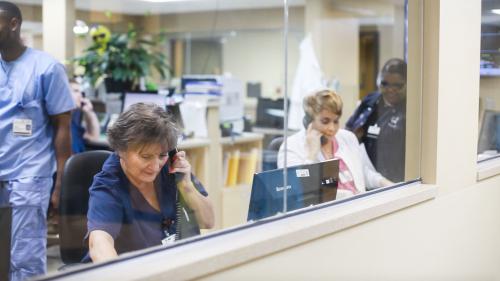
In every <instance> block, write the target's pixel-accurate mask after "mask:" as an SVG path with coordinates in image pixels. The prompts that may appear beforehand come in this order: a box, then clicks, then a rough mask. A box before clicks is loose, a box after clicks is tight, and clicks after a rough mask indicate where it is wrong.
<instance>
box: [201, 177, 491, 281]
mask: <svg viewBox="0 0 500 281" xmlns="http://www.w3.org/2000/svg"><path fill="white" fill-rule="evenodd" d="M499 198H500V177H496V178H494V179H490V180H487V181H484V182H482V183H480V184H474V185H471V186H468V187H466V188H462V189H460V190H459V191H457V192H455V193H453V194H449V195H447V196H440V197H438V198H437V199H435V200H432V201H430V202H427V203H422V204H420V205H417V206H414V207H410V208H408V209H405V210H402V211H400V212H397V213H394V214H391V215H388V216H384V217H382V218H379V219H377V220H374V221H370V222H368V223H364V224H362V225H358V226H355V227H353V228H349V229H347V230H345V231H341V232H339V233H335V234H333V235H330V236H327V237H323V238H321V239H318V240H315V241H311V242H309V243H306V244H303V245H298V246H296V247H294V248H291V249H288V250H286V251H283V252H280V253H276V254H274V255H270V256H267V257H262V258H261V259H258V260H256V261H253V262H249V263H247V264H245V265H242V266H238V267H235V268H231V269H228V270H226V271H224V272H219V273H217V274H214V275H211V276H207V277H206V278H201V280H218V281H224V280H256V279H264V280H498V279H499V278H500V267H498V261H499V260H500V239H498V237H500V224H499V223H498V216H499V214H500V199H499Z"/></svg>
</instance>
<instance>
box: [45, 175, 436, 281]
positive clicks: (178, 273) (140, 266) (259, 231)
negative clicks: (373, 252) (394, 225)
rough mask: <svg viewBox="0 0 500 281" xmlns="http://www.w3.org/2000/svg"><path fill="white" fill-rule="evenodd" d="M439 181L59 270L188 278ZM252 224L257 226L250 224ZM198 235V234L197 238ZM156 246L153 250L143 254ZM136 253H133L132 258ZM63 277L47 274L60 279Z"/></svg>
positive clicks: (111, 276)
mask: <svg viewBox="0 0 500 281" xmlns="http://www.w3.org/2000/svg"><path fill="white" fill-rule="evenodd" d="M436 194H437V188H436V186H430V185H423V184H420V183H413V184H409V185H405V186H402V187H398V188H394V189H390V190H386V191H383V192H379V193H376V194H373V195H371V196H367V197H363V198H359V199H356V200H353V201H349V202H345V203H341V204H337V205H332V206H326V207H324V208H320V209H317V210H314V211H311V212H304V210H307V208H306V209H302V210H300V211H299V213H300V214H297V215H294V216H288V217H285V218H282V219H279V220H274V221H272V222H269V223H266V222H265V220H264V221H261V222H256V223H252V224H248V225H247V226H245V227H243V228H241V229H238V228H237V227H235V228H232V229H229V230H225V231H222V232H218V233H213V234H209V235H206V236H204V237H203V238H207V237H208V238H209V239H203V238H202V239H201V240H200V241H197V242H196V243H189V241H186V242H184V243H179V245H177V246H175V247H172V248H170V249H168V250H166V249H162V250H160V247H157V248H153V249H148V250H145V251H142V252H139V253H134V254H129V255H123V256H121V258H120V259H117V260H114V261H111V262H109V263H106V264H101V265H100V266H98V267H96V268H93V269H91V268H87V267H84V268H81V269H75V270H74V271H69V272H66V273H65V274H63V275H62V276H59V277H60V278H61V280H62V279H64V280H122V281H123V280H148V279H154V280H167V279H168V280H186V279H194V278H197V277H201V276H205V275H207V274H210V273H214V272H216V271H220V270H223V269H225V268H229V267H232V266H235V265H238V264H242V263H245V262H247V261H250V260H253V259H256V258H259V257H262V256H265V255H269V254H272V253H275V252H278V251H281V250H284V249H286V248H290V247H293V246H295V245H299V244H302V243H304V242H307V241H311V240H313V239H317V238H319V237H322V236H325V235H331V234H333V233H335V232H338V231H340V230H343V229H346V228H348V227H352V226H354V225H357V224H360V223H363V222H366V221H369V220H372V219H375V218H377V217H380V216H383V215H386V214H389V213H392V212H395V211H397V210H400V209H403V208H406V207H408V206H411V205H415V204H418V203H420V202H424V201H426V200H429V199H432V198H434V197H435V196H436ZM252 225H253V226H252ZM195 240H197V239H196V238H195ZM148 252H153V253H149V254H146V255H145V254H144V253H148ZM131 257H133V258H131ZM59 277H57V276H52V277H48V278H47V280H48V279H50V280H55V279H57V280H59Z"/></svg>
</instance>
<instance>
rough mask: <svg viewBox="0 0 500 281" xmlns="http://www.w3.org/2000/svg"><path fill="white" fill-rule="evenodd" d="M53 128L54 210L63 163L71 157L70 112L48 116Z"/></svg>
mask: <svg viewBox="0 0 500 281" xmlns="http://www.w3.org/2000/svg"><path fill="white" fill-rule="evenodd" d="M50 120H51V122H52V125H53V126H54V148H55V152H56V160H57V178H56V182H55V185H54V193H52V197H51V198H50V201H51V202H52V206H53V207H54V209H56V210H57V209H58V208H59V194H60V192H61V179H62V174H63V169H64V163H65V162H66V160H67V159H68V158H69V157H70V156H71V129H70V124H71V112H70V111H68V112H64V113H61V114H57V115H52V116H50Z"/></svg>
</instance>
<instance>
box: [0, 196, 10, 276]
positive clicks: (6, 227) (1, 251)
mask: <svg viewBox="0 0 500 281" xmlns="http://www.w3.org/2000/svg"><path fill="white" fill-rule="evenodd" d="M11 226H12V208H11V207H9V206H0V229H1V231H0V280H9V269H10V236H11Z"/></svg>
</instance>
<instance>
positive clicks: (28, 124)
mask: <svg viewBox="0 0 500 281" xmlns="http://www.w3.org/2000/svg"><path fill="white" fill-rule="evenodd" d="M32 128H33V122H32V121H31V119H14V123H13V124H12V132H13V133H14V135H15V136H24V137H29V136H31V134H32Z"/></svg>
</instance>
